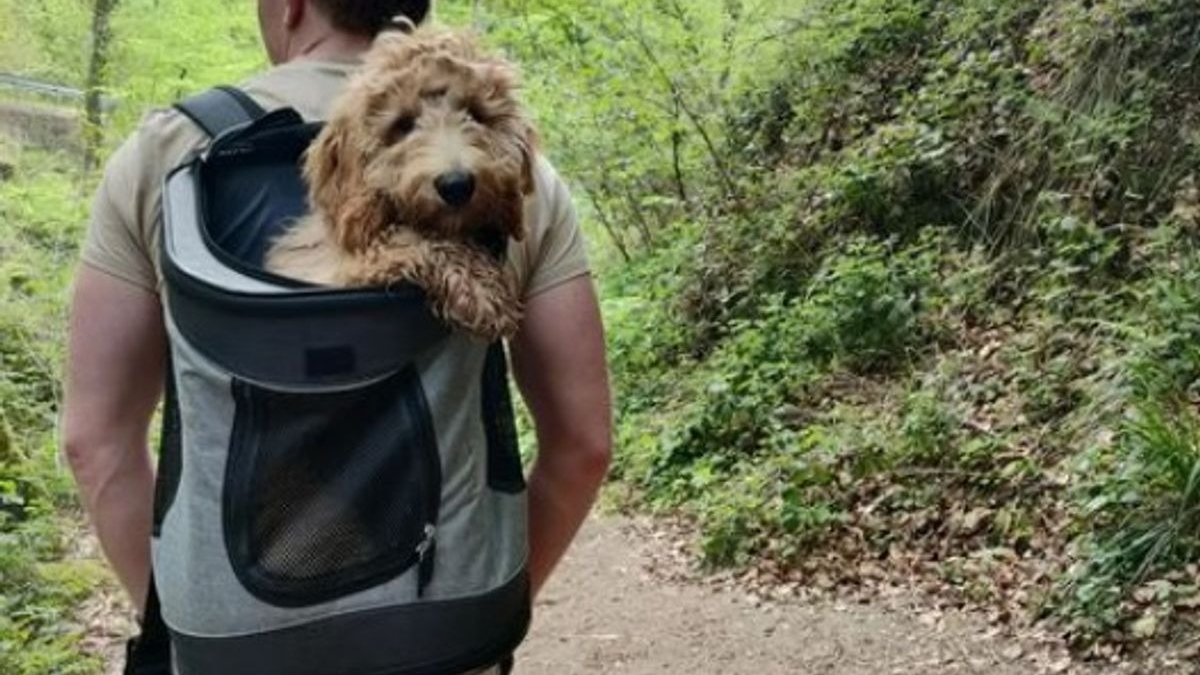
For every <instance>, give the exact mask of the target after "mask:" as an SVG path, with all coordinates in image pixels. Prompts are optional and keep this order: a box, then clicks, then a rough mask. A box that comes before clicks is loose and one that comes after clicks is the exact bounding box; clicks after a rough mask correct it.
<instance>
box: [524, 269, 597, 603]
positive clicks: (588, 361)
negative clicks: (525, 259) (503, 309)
mask: <svg viewBox="0 0 1200 675" xmlns="http://www.w3.org/2000/svg"><path fill="white" fill-rule="evenodd" d="M512 353H513V371H514V374H515V376H516V380H517V384H518V386H519V387H520V389H521V393H522V395H523V396H524V398H525V401H526V403H527V405H528V406H529V410H530V412H531V413H532V415H533V420H534V426H535V427H536V430H537V441H538V456H537V460H536V462H535V463H534V466H533V471H532V473H531V475H530V478H529V529H530V533H529V536H530V574H531V576H532V581H533V588H534V592H535V593H536V592H537V591H538V590H540V589H541V587H542V585H543V584H544V583H545V582H546V579H547V577H549V576H550V572H551V571H552V570H553V569H554V566H555V565H556V564H557V563H558V561H559V559H561V558H562V556H563V554H564V553H565V552H566V550H567V547H568V546H570V544H571V540H572V539H574V537H575V534H576V533H577V532H578V530H579V526H580V525H581V524H582V523H583V521H584V519H585V518H586V517H587V514H588V511H590V510H591V507H592V504H593V502H594V501H595V499H596V494H597V492H598V491H599V489H600V485H601V484H602V483H603V482H604V477H605V474H606V473H607V471H608V466H609V463H610V461H611V458H612V411H611V405H612V403H611V396H610V393H609V387H608V370H607V364H606V362H605V355H604V328H603V325H602V323H601V319H600V310H599V306H598V302H597V300H596V294H595V290H594V288H593V286H592V280H591V278H590V277H579V278H577V279H573V280H571V281H568V282H566V283H563V284H561V285H559V286H556V287H554V288H552V289H550V290H548V291H546V292H544V293H540V294H538V295H536V296H534V297H533V298H531V299H530V300H529V302H528V306H527V307H526V312H525V319H524V321H523V322H522V325H521V330H520V332H519V333H518V335H517V337H516V339H515V340H513V343H512Z"/></svg>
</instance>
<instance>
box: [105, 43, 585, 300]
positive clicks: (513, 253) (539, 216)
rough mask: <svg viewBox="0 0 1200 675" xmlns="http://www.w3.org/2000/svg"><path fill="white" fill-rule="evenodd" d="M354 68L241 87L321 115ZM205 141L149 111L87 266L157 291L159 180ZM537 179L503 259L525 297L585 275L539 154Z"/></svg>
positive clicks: (124, 159)
mask: <svg viewBox="0 0 1200 675" xmlns="http://www.w3.org/2000/svg"><path fill="white" fill-rule="evenodd" d="M356 67H357V64H356V63H352V62H343V63H338V62H322V61H304V60H302V61H295V62H292V63H288V64H285V65H282V66H278V67H276V68H273V69H271V70H269V71H267V72H266V73H264V74H263V75H260V76H258V77H256V78H254V79H252V80H250V81H249V82H246V83H244V84H243V85H242V89H243V90H244V91H245V92H246V93H248V94H249V95H250V96H251V97H252V98H254V99H255V100H256V101H258V103H259V104H260V105H262V106H263V107H264V108H266V109H268V110H271V109H274V108H280V107H292V108H295V109H296V111H297V112H299V113H300V114H301V116H303V117H304V118H305V119H308V120H321V119H325V118H326V117H327V113H328V112H329V109H330V104H331V103H332V101H333V100H334V99H335V98H336V97H337V95H338V94H339V93H340V92H341V90H342V87H343V86H344V85H345V83H346V81H347V79H348V77H349V75H350V74H351V73H353V71H354V69H355V68H356ZM206 143H207V139H206V137H205V136H204V134H203V132H201V131H200V129H199V128H198V127H196V125H195V124H194V123H193V122H191V121H190V120H189V119H187V118H186V117H184V116H183V115H182V114H181V113H179V112H178V111H175V110H173V109H168V110H162V111H156V112H152V113H150V114H148V115H147V116H146V117H145V119H144V120H143V121H142V123H141V125H140V127H139V128H138V130H137V131H136V132H135V133H134V134H133V135H132V136H131V137H130V138H129V139H128V140H126V141H125V143H124V144H123V145H122V146H121V147H120V148H119V149H118V150H117V151H116V153H115V154H114V155H113V156H112V158H111V159H110V160H109V162H108V166H107V167H106V168H105V171H104V178H103V180H102V181H101V183H100V187H99V189H98V190H97V192H96V197H95V202H94V203H93V206H92V214H91V222H90V223H89V225H88V232H87V238H86V240H85V242H84V245H83V253H82V257H83V261H84V263H86V264H87V265H89V266H91V267H94V268H96V269H99V270H101V271H102V272H106V273H108V274H110V275H112V276H115V277H118V278H120V279H123V280H125V281H128V282H130V283H133V284H136V285H138V286H141V287H142V288H145V289H147V290H149V291H152V292H155V293H157V292H158V290H159V289H160V287H161V285H162V267H161V265H160V264H159V237H160V235H161V229H162V220H161V209H162V183H163V179H164V178H165V177H166V175H167V174H168V173H169V172H170V171H171V170H172V169H174V168H175V167H177V166H179V165H180V164H181V163H182V162H183V161H184V160H185V159H186V158H188V157H189V156H190V155H191V154H192V153H194V152H195V151H196V150H198V149H200V148H202V147H203V146H204V145H205V144H206ZM535 179H536V180H535V183H536V186H535V192H534V194H533V196H531V197H530V199H529V202H528V203H527V207H526V214H527V223H528V226H529V236H527V237H526V238H525V239H524V240H523V241H521V242H514V243H513V244H511V245H510V246H509V251H508V264H509V265H510V266H511V267H512V269H513V270H514V272H515V273H516V276H517V279H518V281H519V283H520V287H521V288H522V289H523V294H524V297H525V298H526V299H528V298H530V297H533V296H534V295H536V294H538V293H540V292H542V291H544V290H547V289H549V288H551V287H553V286H556V285H558V284H560V283H562V282H564V281H567V280H569V279H573V278H575V277H578V276H581V275H583V274H586V273H587V272H588V262H587V255H586V252H585V249H584V241H583V235H582V233H581V232H580V229H579V223H578V221H577V220H576V217H575V210H574V208H573V206H572V204H571V198H570V194H569V193H568V191H567V187H566V185H565V184H564V183H563V181H562V179H561V178H560V177H559V176H558V174H557V173H556V172H555V171H554V168H553V167H552V166H551V165H550V163H549V162H548V161H546V160H545V159H544V158H543V159H542V160H541V161H539V163H538V169H537V171H536V172H535Z"/></svg>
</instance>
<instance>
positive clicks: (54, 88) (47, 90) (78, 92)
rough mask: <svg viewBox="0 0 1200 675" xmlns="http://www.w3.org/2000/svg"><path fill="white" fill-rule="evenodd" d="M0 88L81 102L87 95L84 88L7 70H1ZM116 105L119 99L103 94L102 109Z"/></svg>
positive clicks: (105, 109) (108, 109)
mask: <svg viewBox="0 0 1200 675" xmlns="http://www.w3.org/2000/svg"><path fill="white" fill-rule="evenodd" d="M0 89H15V90H18V91H25V92H31V93H34V94H38V95H40V96H44V97H46V98H51V99H55V100H58V101H69V102H71V103H79V104H81V103H83V99H84V96H85V92H84V91H83V90H82V89H77V88H75V87H68V86H66V85H62V84H56V83H54V82H46V81H44V80H37V79H34V78H31V77H25V76H23V75H15V74H13V73H5V72H0ZM116 107H117V99H115V98H113V97H111V96H102V97H101V98H100V108H101V109H102V110H104V111H106V112H107V111H110V110H112V109H113V108H116Z"/></svg>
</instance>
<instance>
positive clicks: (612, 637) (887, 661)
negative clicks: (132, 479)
mask: <svg viewBox="0 0 1200 675" xmlns="http://www.w3.org/2000/svg"><path fill="white" fill-rule="evenodd" d="M648 532H650V531H649V530H647V529H646V528H644V527H634V526H633V524H632V523H630V522H629V521H626V520H622V519H615V518H601V519H597V520H594V521H592V522H590V523H589V524H588V525H587V526H586V527H585V529H584V531H583V533H582V534H581V536H580V538H579V540H578V541H577V542H576V544H575V546H574V547H573V548H572V550H571V552H570V554H569V555H568V557H567V559H566V560H565V561H564V563H563V565H562V567H561V568H560V570H559V572H558V574H557V575H556V577H555V578H554V579H553V580H552V581H551V583H550V585H549V586H548V587H547V588H546V590H545V592H544V593H543V594H542V597H541V598H540V599H539V600H538V604H537V619H536V622H535V625H534V627H533V631H532V634H531V635H530V638H529V640H528V641H527V642H526V644H525V646H524V647H523V649H522V650H521V652H520V654H519V655H518V667H517V675H575V674H579V675H588V674H592V673H596V674H599V673H605V674H609V673H611V674H614V675H666V674H670V675H674V674H680V675H693V674H696V675H909V674H912V675H959V674H971V675H1026V674H1032V673H1038V672H1049V673H1056V674H1071V673H1078V672H1083V671H1079V670H1078V669H1077V667H1076V666H1070V667H1068V665H1067V663H1066V662H1058V663H1057V664H1056V661H1055V659H1054V657H1052V656H1049V655H1047V654H1044V653H1039V652H1036V651H1034V650H1029V649H1027V648H1026V647H1025V646H1022V645H1019V644H1017V643H1015V642H1012V641H1009V640H1006V639H1003V638H1000V637H997V636H995V635H994V634H993V633H994V631H989V629H988V626H987V625H986V624H984V623H983V622H981V621H979V620H978V619H977V618H975V617H972V616H970V615H965V614H936V615H935V614H931V613H929V612H926V611H922V610H921V609H919V608H920V606H921V604H920V603H919V602H917V601H916V600H914V599H912V598H909V597H905V596H903V595H901V596H897V597H892V598H887V599H880V600H878V601H872V603H870V604H857V603H839V602H833V601H799V600H798V601H795V602H790V601H789V602H782V603H769V604H763V603H762V602H760V601H758V600H756V599H754V598H753V597H751V596H749V595H747V594H746V592H745V591H742V590H732V589H730V588H727V587H723V586H722V585H719V584H712V583H703V582H691V581H685V580H680V579H679V577H680V576H681V575H680V574H679V572H680V569H679V568H680V567H681V566H680V565H679V564H678V563H677V562H675V561H672V559H671V556H669V555H664V553H663V550H662V549H663V548H664V541H665V540H664V539H663V538H659V537H655V536H653V535H651V534H647V533H648ZM672 568H674V569H672ZM114 599H115V596H114V595H113V594H112V593H111V592H110V593H107V594H104V595H102V596H100V597H98V598H97V600H96V607H95V610H94V611H93V612H91V613H92V616H93V620H91V621H88V623H89V625H91V626H92V627H93V633H92V636H93V637H92V638H91V639H90V640H89V642H90V647H91V648H92V649H95V650H97V651H100V652H102V653H104V654H105V656H106V660H109V661H110V664H109V669H108V670H107V671H106V675H115V674H116V673H119V672H120V670H119V667H118V663H117V662H118V661H119V654H120V643H119V641H118V639H119V638H120V636H121V635H122V634H123V633H124V631H126V630H127V624H126V623H124V618H123V617H121V616H120V610H119V609H118V603H116V602H115V601H114ZM105 614H107V616H108V620H103V615H105ZM1087 672H1089V673H1092V672H1097V671H1090V670H1089V671H1087Z"/></svg>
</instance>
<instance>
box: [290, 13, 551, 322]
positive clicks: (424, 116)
mask: <svg viewBox="0 0 1200 675" xmlns="http://www.w3.org/2000/svg"><path fill="white" fill-rule="evenodd" d="M399 28H400V30H388V31H385V32H384V33H381V34H380V36H379V37H378V38H376V40H375V43H374V44H373V45H372V47H371V49H370V51H368V53H367V55H366V56H365V58H364V63H363V67H362V70H361V71H360V72H359V73H357V74H356V75H355V77H354V78H352V80H351V81H350V82H349V83H348V85H347V89H346V91H345V93H344V94H343V95H342V97H341V98H339V99H338V101H336V102H335V104H334V107H333V112H332V115H331V116H330V119H329V122H328V123H327V124H326V126H325V128H324V129H323V130H322V131H321V133H320V135H319V136H318V137H317V139H316V141H314V143H313V145H312V147H311V148H310V149H309V151H308V154H307V156H306V159H305V166H304V175H305V178H306V180H307V181H308V185H309V202H310V206H311V211H312V212H311V214H310V215H309V216H306V217H304V218H302V219H300V220H299V221H298V222H297V223H296V224H295V225H294V226H292V227H291V228H290V229H289V230H288V231H286V232H285V233H284V234H283V235H282V236H281V237H280V238H279V239H278V240H277V241H275V242H274V243H273V245H272V247H271V249H270V251H268V253H267V260H266V266H267V268H268V269H269V270H271V271H273V272H276V273H279V274H283V275H286V276H291V277H296V278H299V279H303V280H305V281H309V282H312V283H317V284H323V285H329V286H351V287H353V286H381V285H382V286H388V285H392V284H395V283H398V282H410V283H412V284H414V285H416V286H418V287H420V288H422V289H424V291H425V293H426V296H427V297H428V299H429V303H430V307H431V308H432V310H433V312H434V313H435V314H436V315H438V316H439V317H441V318H442V319H443V320H445V321H447V322H448V323H450V324H452V325H454V326H457V327H459V328H462V329H464V330H466V331H468V332H470V333H473V334H475V335H477V336H480V337H483V338H485V339H492V340H494V339H499V338H501V337H511V335H512V334H513V333H514V332H515V331H516V328H517V324H518V322H519V321H520V318H521V303H520V299H519V297H518V293H517V290H516V288H515V283H514V280H513V279H512V277H511V274H510V273H509V271H508V270H507V267H506V266H505V265H504V263H503V260H502V259H501V256H500V255H499V252H500V251H502V250H503V248H504V245H505V244H507V242H508V240H509V238H511V239H513V240H520V239H521V238H523V237H524V236H525V223H524V206H525V198H526V197H527V196H528V195H529V194H530V193H531V192H532V191H533V166H534V161H535V160H534V153H535V144H536V141H535V138H536V136H535V132H534V129H533V127H532V125H531V124H530V122H529V121H528V119H527V117H526V115H525V114H524V112H523V110H522V108H521V106H520V104H519V103H518V101H517V100H516V97H515V94H516V90H517V83H516V73H515V70H514V68H513V66H512V65H511V64H509V63H507V62H505V61H503V60H501V59H499V58H496V57H492V56H489V55H487V54H484V53H483V52H482V50H481V49H480V48H479V46H478V44H477V43H476V41H475V39H474V38H473V37H472V36H470V35H468V34H465V33H460V32H449V31H433V30H425V29H422V30H416V29H414V28H413V27H412V25H411V24H407V23H406V24H402V25H400V26H399Z"/></svg>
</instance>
